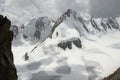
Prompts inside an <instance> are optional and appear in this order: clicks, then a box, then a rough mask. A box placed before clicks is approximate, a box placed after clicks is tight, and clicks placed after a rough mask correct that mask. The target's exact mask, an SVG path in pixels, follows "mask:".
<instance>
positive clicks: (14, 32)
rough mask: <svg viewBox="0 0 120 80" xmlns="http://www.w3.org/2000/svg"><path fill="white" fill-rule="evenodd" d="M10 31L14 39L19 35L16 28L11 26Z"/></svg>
mask: <svg viewBox="0 0 120 80" xmlns="http://www.w3.org/2000/svg"><path fill="white" fill-rule="evenodd" d="M11 31H13V34H14V38H15V39H16V37H17V35H18V34H19V29H18V26H16V25H12V26H11Z"/></svg>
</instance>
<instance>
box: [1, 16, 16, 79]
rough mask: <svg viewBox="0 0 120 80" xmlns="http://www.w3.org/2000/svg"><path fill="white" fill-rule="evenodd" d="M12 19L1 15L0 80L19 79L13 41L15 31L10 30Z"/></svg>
mask: <svg viewBox="0 0 120 80" xmlns="http://www.w3.org/2000/svg"><path fill="white" fill-rule="evenodd" d="M10 25H11V22H10V20H8V19H7V17H3V16H1V15H0V80H17V71H16V68H15V65H14V58H13V53H12V51H11V41H12V39H13V32H12V31H10V30H9V29H10Z"/></svg>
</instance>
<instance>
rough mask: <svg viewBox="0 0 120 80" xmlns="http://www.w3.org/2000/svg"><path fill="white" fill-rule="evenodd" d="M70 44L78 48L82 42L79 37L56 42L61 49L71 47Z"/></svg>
mask: <svg viewBox="0 0 120 80" xmlns="http://www.w3.org/2000/svg"><path fill="white" fill-rule="evenodd" d="M72 44H74V45H75V46H76V47H78V48H81V47H82V44H81V41H80V39H79V38H78V39H70V40H67V41H62V42H60V43H58V47H60V48H62V49H63V50H66V48H68V49H72Z"/></svg>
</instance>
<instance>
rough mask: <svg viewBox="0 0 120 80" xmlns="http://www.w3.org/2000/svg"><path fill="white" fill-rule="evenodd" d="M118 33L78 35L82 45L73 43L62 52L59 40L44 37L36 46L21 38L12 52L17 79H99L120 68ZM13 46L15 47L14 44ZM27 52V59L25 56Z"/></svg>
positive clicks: (119, 40)
mask: <svg viewBox="0 0 120 80" xmlns="http://www.w3.org/2000/svg"><path fill="white" fill-rule="evenodd" d="M119 35H120V32H114V31H113V32H109V33H107V34H104V35H100V36H89V40H87V39H85V38H84V37H81V40H82V41H83V42H82V44H83V48H81V49H79V48H77V47H76V46H74V45H72V49H71V50H70V49H66V50H65V51H64V50H63V49H61V48H58V47H57V44H56V43H57V42H59V39H54V38H53V39H50V38H49V39H47V40H46V41H45V42H43V43H42V44H39V43H38V44H37V45H38V46H39V47H38V48H37V49H36V50H33V51H32V52H31V51H30V50H32V49H33V48H34V47H35V46H36V45H33V44H30V43H28V42H25V41H24V40H22V39H21V41H22V43H23V44H22V45H15V42H14V41H15V40H14V41H13V42H14V43H13V48H12V49H13V53H14V57H15V64H16V66H17V71H18V75H19V80H73V79H74V80H80V79H81V80H101V79H102V78H104V77H106V76H108V75H110V74H111V73H113V72H114V71H115V70H116V69H117V68H119V67H120V58H119V56H120V38H119ZM14 45H15V46H14ZM26 52H29V53H30V54H29V60H28V61H25V60H24V57H23V56H24V55H25V53H26Z"/></svg>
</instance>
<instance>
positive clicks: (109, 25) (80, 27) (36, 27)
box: [22, 9, 120, 47]
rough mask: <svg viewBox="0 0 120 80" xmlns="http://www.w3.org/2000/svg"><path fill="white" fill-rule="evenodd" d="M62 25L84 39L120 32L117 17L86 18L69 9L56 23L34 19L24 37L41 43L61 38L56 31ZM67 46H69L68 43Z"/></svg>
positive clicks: (26, 27) (25, 30)
mask: <svg viewBox="0 0 120 80" xmlns="http://www.w3.org/2000/svg"><path fill="white" fill-rule="evenodd" d="M62 24H65V25H67V26H68V27H69V28H71V29H75V30H76V31H77V32H78V33H79V36H82V37H86V35H87V34H91V35H97V34H99V33H106V32H108V31H111V30H117V31H118V30H120V26H119V23H118V22H117V20H116V18H115V17H109V18H92V17H90V16H87V17H84V16H82V15H80V14H78V13H77V12H76V11H74V10H72V9H68V10H67V11H66V12H65V13H64V14H62V15H61V16H60V17H59V18H58V19H57V20H56V21H54V22H53V20H50V19H49V18H48V17H39V18H38V19H36V18H34V19H32V20H31V21H30V22H29V23H28V24H27V25H25V28H24V29H23V30H22V36H23V37H24V38H25V39H26V40H32V41H33V40H38V41H40V42H43V41H45V40H46V39H47V38H48V37H53V34H55V35H56V36H58V37H59V36H60V34H63V33H61V32H60V31H59V30H58V31H56V30H55V29H57V28H59V27H60V26H61V25H62ZM79 40H80V38H79ZM66 41H67V40H66ZM74 41H76V40H74ZM74 41H72V42H74ZM62 42H63V41H61V43H58V44H62ZM80 42H81V41H80ZM65 44H67V42H66V43H65ZM80 44H81V43H80ZM64 46H65V45H64ZM67 46H68V45H66V47H67Z"/></svg>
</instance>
